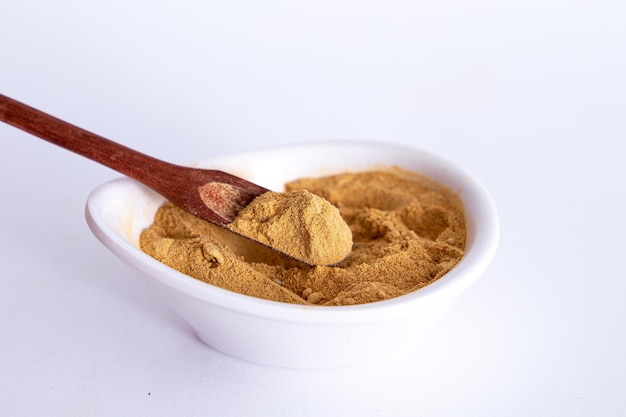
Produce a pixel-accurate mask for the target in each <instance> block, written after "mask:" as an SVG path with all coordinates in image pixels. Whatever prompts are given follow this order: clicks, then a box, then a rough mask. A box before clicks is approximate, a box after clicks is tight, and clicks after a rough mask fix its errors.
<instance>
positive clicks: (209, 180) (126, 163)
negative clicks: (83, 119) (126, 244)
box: [0, 94, 268, 227]
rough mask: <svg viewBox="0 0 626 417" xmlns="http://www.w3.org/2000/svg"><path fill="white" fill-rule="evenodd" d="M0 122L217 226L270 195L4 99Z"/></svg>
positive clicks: (240, 181)
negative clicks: (95, 164)
mask: <svg viewBox="0 0 626 417" xmlns="http://www.w3.org/2000/svg"><path fill="white" fill-rule="evenodd" d="M0 120H2V121H3V122H6V123H8V124H10V125H12V126H14V127H17V128H18V129H21V130H24V131H26V132H28V133H31V134H33V135H35V136H38V137H39V138H41V139H44V140H47V141H48V142H52V143H54V144H55V145H59V146H61V147H63V148H65V149H68V150H70V151H73V152H76V153H77V154H79V155H82V156H84V157H87V158H89V159H91V160H94V161H96V162H99V163H100V164H102V165H105V166H107V167H109V168H112V169H114V170H115V171H118V172H120V173H122V174H124V175H126V176H128V177H130V178H133V179H135V180H137V181H139V182H141V183H142V184H144V185H146V186H148V187H150V188H151V189H153V190H154V191H156V192H158V193H159V194H161V195H162V196H163V197H165V198H166V199H168V200H169V201H171V202H172V203H174V204H176V205H177V206H179V207H181V208H182V209H183V210H185V211H187V212H189V213H191V214H193V215H195V216H197V217H199V218H201V219H204V220H207V221H209V222H211V223H214V224H216V225H218V226H221V227H225V226H227V225H228V224H230V223H231V222H232V221H233V219H234V218H235V217H236V216H237V214H238V213H239V211H241V209H243V208H244V207H245V206H247V205H248V204H249V203H250V202H251V201H252V200H253V199H254V198H255V197H257V196H258V195H260V194H263V193H265V192H266V191H268V190H267V189H266V188H263V187H261V186H258V185H256V184H253V183H251V182H249V181H246V180H244V179H242V178H239V177H236V176H234V175H231V174H228V173H226V172H222V171H218V170H212V169H197V168H189V167H184V166H180V165H174V164H170V163H168V162H164V161H161V160H158V159H156V158H153V157H151V156H148V155H145V154H142V153H140V152H137V151H135V150H132V149H130V148H127V147H126V146H123V145H120V144H118V143H116V142H113V141H111V140H109V139H105V138H103V137H102V136H98V135H96V134H93V133H90V132H88V131H86V130H83V129H81V128H79V127H76V126H74V125H71V124H69V123H67V122H64V121H62V120H60V119H57V118H56V117H53V116H50V115H48V114H46V113H43V112H41V111H39V110H36V109H34V108H32V107H29V106H27V105H25V104H22V103H20V102H18V101H16V100H13V99H11V98H9V97H6V96H4V95H2V94H0Z"/></svg>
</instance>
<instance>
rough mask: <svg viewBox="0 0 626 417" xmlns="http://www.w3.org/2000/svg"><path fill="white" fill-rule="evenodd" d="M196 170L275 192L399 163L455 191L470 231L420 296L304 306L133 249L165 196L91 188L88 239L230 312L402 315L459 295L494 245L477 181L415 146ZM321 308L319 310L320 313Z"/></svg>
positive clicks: (334, 145) (283, 154)
mask: <svg viewBox="0 0 626 417" xmlns="http://www.w3.org/2000/svg"><path fill="white" fill-rule="evenodd" d="M195 166H199V167H205V168H212V169H220V170H223V171H226V172H230V173H232V174H235V175H238V176H240V177H243V178H246V179H248V180H250V181H252V182H255V183H257V184H259V185H262V186H264V187H266V188H269V189H272V190H275V191H282V190H283V184H284V183H286V182H288V181H291V180H294V179H297V178H301V177H307V176H322V175H330V174H336V173H341V172H346V171H359V170H369V169H374V168H382V167H389V166H399V167H402V168H404V169H407V170H410V171H415V172H419V173H421V174H424V175H427V176H429V177H430V178H432V179H434V180H436V181H439V182H441V183H443V184H444V185H446V186H448V187H449V188H451V189H452V190H455V191H457V192H458V193H459V195H460V197H461V199H462V201H463V203H464V206H465V212H466V222H467V228H468V230H467V243H466V255H465V256H464V258H463V259H462V260H461V261H460V262H459V264H458V265H457V266H456V267H455V268H454V269H453V270H452V271H450V272H449V273H448V274H446V275H445V276H444V277H442V278H440V279H439V280H437V281H435V282H434V283H432V284H430V285H428V286H427V287H425V288H423V289H420V290H419V291H416V292H413V293H410V294H407V295H404V296H401V297H397V298H395V299H391V300H386V301H383V302H379V303H372V304H366V305H357V306H343V307H316V306H314V307H312V306H307V307H302V306H295V305H291V304H284V303H277V302H272V301H267V300H258V299H252V297H247V296H243V295H240V294H235V293H231V292H230V291H226V290H222V289H221V288H216V287H213V286H210V285H208V284H205V283H202V282H199V281H197V280H195V279H193V278H190V277H187V276H184V275H183V274H181V273H178V272H177V271H174V270H171V269H170V268H168V267H166V266H165V265H163V264H161V263H159V262H158V261H156V260H154V259H152V258H151V257H149V256H148V255H146V254H144V253H143V252H141V250H140V249H139V248H138V240H139V235H140V233H141V231H142V230H143V229H144V228H146V227H147V226H149V224H150V223H151V222H152V220H153V217H154V214H155V212H156V210H157V208H158V207H159V206H160V205H161V204H162V202H163V201H164V200H163V198H162V197H161V196H159V195H158V194H157V193H155V192H153V191H151V190H149V189H147V188H146V187H144V186H142V185H140V184H138V183H136V182H135V181H132V180H130V179H127V178H121V179H117V180H114V181H110V182H108V183H106V184H103V185H102V186H100V187H98V188H97V189H96V190H94V192H93V193H92V194H91V195H90V197H89V199H88V203H87V209H86V211H87V219H88V222H89V225H90V227H91V228H92V230H93V232H94V234H95V235H96V237H98V239H99V240H101V241H102V243H103V244H104V245H105V246H107V247H108V248H109V249H110V250H112V251H113V252H114V253H116V254H117V255H118V256H120V257H121V258H122V259H123V260H125V261H126V262H127V263H129V264H131V266H133V267H134V268H135V269H139V270H143V271H144V273H145V274H147V275H159V276H163V271H164V270H167V271H168V272H167V276H168V277H167V278H166V279H167V280H169V282H168V285H172V286H176V287H177V289H178V290H181V291H184V292H186V293H188V294H189V295H192V296H194V297H205V296H206V297H213V299H212V301H213V302H216V303H218V304H223V305H228V306H229V308H232V309H237V308H241V309H242V311H243V310H246V309H248V308H249V307H248V306H247V305H249V304H250V303H252V304H254V308H255V309H256V310H255V311H256V312H257V313H258V314H268V315H271V314H276V315H277V317H278V316H284V309H291V310H297V311H299V312H300V313H301V314H304V315H306V314H311V312H312V311H314V310H317V312H316V313H315V315H316V317H317V318H315V319H312V320H317V319H319V318H321V317H323V315H324V314H334V313H330V312H331V311H337V309H342V311H345V312H348V311H361V313H359V314H363V313H362V310H379V309H387V310H393V309H395V310H396V312H397V313H398V314H403V312H402V310H403V309H406V308H407V305H411V304H413V305H414V304H415V303H414V301H415V300H416V299H428V298H429V297H430V298H433V299H434V298H436V297H437V295H438V293H440V292H442V291H446V290H451V289H454V291H455V292H460V291H462V290H463V289H465V288H466V287H467V286H469V285H471V283H472V282H474V280H475V279H476V278H478V276H479V275H480V274H481V273H482V272H483V271H484V269H486V267H487V265H488V264H489V262H490V261H491V258H492V257H493V255H494V253H495V249H496V246H497V240H498V221H497V214H496V210H495V207H494V206H493V203H492V201H491V198H490V197H489V195H488V193H487V191H486V190H485V189H484V187H483V186H482V185H481V184H480V182H478V181H477V180H476V179H475V178H474V177H473V176H471V175H470V174H468V173H467V172H464V171H462V170H460V169H459V168H457V167H455V166H453V165H451V164H450V163H448V162H446V161H444V160H442V159H440V158H438V157H436V156H434V155H431V154H429V153H427V152H424V151H421V150H418V149H415V148H410V147H406V146H401V145H393V144H388V143H376V142H362V141H340V142H317V143H312V144H305V145H292V146H286V147H280V148H274V149H266V150H260V151H253V152H247V153H242V154H237V155H229V156H221V157H217V158H212V159H208V160H205V161H200V162H198V163H197V164H195ZM276 309H278V310H276ZM321 311H324V313H323V314H320V312H321ZM311 317H313V316H311ZM343 317H348V316H347V315H344V316H343ZM372 317H373V316H372Z"/></svg>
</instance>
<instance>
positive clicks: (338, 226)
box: [227, 190, 352, 265]
mask: <svg viewBox="0 0 626 417" xmlns="http://www.w3.org/2000/svg"><path fill="white" fill-rule="evenodd" d="M227 228H228V229H229V230H231V231H233V232H235V233H238V234H240V235H243V236H246V237H248V238H251V239H253V240H256V241H257V242H260V243H263V244H265V245H268V246H270V247H272V248H274V249H276V250H278V251H280V252H283V253H285V254H287V255H290V256H292V257H294V258H295V259H298V260H301V261H303V262H305V263H307V264H309V265H331V264H335V263H337V262H340V261H342V260H343V259H344V258H345V257H346V256H348V255H349V254H350V251H351V250H352V232H351V230H350V227H349V226H348V225H347V224H346V222H345V220H344V219H343V218H342V217H341V214H340V213H339V209H337V207H335V206H333V205H332V204H330V203H329V202H328V201H327V200H325V199H323V198H321V197H319V196H317V195H315V194H312V193H310V192H308V191H306V190H298V191H290V192H286V193H276V192H271V191H270V192H266V193H264V194H261V195H260V196H258V197H256V198H255V199H254V200H253V201H252V202H251V203H250V204H249V205H248V206H246V207H245V208H244V209H243V210H241V211H240V212H239V214H238V215H237V217H236V218H235V220H234V221H233V222H232V223H231V224H229V225H228V226H227Z"/></svg>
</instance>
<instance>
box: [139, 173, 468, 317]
mask: <svg viewBox="0 0 626 417" xmlns="http://www.w3.org/2000/svg"><path fill="white" fill-rule="evenodd" d="M299 190H307V191H308V192H309V193H313V194H315V195H317V196H320V197H323V198H324V199H326V200H328V201H329V202H330V203H332V204H333V205H334V206H336V207H337V208H338V209H339V212H340V214H341V216H342V217H343V219H344V220H345V222H346V223H347V224H348V225H349V227H350V229H351V232H352V240H353V247H352V251H351V253H350V254H349V255H348V256H347V257H346V258H345V259H343V260H342V261H341V262H339V263H337V264H335V265H332V266H321V265H320V266H309V265H306V264H303V263H300V262H297V261H295V260H293V259H290V258H287V257H285V256H283V255H281V254H279V253H278V252H276V251H274V250H271V249H269V248H267V247H265V246H263V245H259V244H257V243H254V242H252V241H251V240H249V239H245V238H242V237H240V236H238V235H236V234H234V233H231V232H229V231H227V230H225V229H223V228H220V227H218V226H215V225H213V224H210V223H208V222H206V221H203V220H200V219H198V218H196V217H195V216H192V215H191V214H188V213H186V212H184V211H183V210H181V209H179V208H177V207H175V206H174V205H173V204H171V203H165V204H164V205H163V206H162V207H160V208H159V210H158V211H157V213H156V216H155V220H154V223H153V224H152V225H151V226H150V227H149V228H147V229H146V230H144V232H143V233H142V234H141V237H140V246H141V249H142V250H143V251H145V252H146V253H148V254H149V255H150V256H152V257H154V258H155V259H157V260H159V261H161V262H163V263H165V264H167V265H169V266H170V267H172V268H174V269H177V270H178V271H180V272H182V273H184V274H187V275H190V276H192V277H194V278H196V279H198V280H201V281H204V282H207V283H209V284H212V285H216V286H219V287H222V288H225V289H228V290H231V291H236V292H239V293H242V294H246V295H250V296H253V297H258V298H264V299H269V300H275V301H281V302H287V303H297V304H315V305H326V306H337V305H351V304H362V303H369V302H375V301H381V300H385V299H389V298H393V297H397V296H399V295H402V294H405V293H407V292H411V291H415V290H417V289H419V288H422V287H424V286H425V285H428V284H429V283H431V282H433V281H435V280H436V279H438V278H440V277H441V276H443V275H444V274H445V273H446V272H448V271H449V270H450V269H452V268H453V267H454V265H456V264H457V263H458V262H459V260H460V259H461V258H462V257H463V253H464V249H465V239H466V229H465V219H464V213H463V207H462V204H461V201H460V199H459V197H458V196H457V195H456V194H455V193H454V192H453V191H451V190H449V189H447V188H445V187H443V186H442V185H440V184H438V183H436V182H434V181H432V180H430V179H428V178H426V177H424V176H422V175H419V174H415V173H411V172H408V171H406V170H402V169H399V168H393V169H381V170H375V171H366V172H355V173H343V174H339V175H333V176H328V177H322V178H306V179H300V180H297V181H293V182H290V183H288V184H286V193H294V192H297V191H299ZM294 227H297V225H294ZM285 239H287V241H288V239H289V237H285Z"/></svg>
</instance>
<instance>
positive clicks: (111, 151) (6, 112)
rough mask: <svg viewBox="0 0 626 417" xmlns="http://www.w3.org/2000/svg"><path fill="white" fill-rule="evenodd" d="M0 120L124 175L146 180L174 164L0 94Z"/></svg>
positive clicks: (167, 169) (171, 167)
mask: <svg viewBox="0 0 626 417" xmlns="http://www.w3.org/2000/svg"><path fill="white" fill-rule="evenodd" d="M0 120H2V121H3V122H6V123H8V124H10V125H12V126H14V127H17V128H18V129H21V130H24V131H26V132H28V133H31V134H33V135H35V136H37V137H39V138H41V139H44V140H46V141H48V142H51V143H54V144H55V145H58V146H61V147H62V148H65V149H67V150H70V151H72V152H75V153H77V154H79V155H82V156H84V157H86V158H89V159H91V160H93V161H96V162H98V163H100V164H102V165H105V166H107V167H109V168H111V169H114V170H116V171H118V172H120V173H122V174H124V175H126V176H128V177H131V178H134V179H137V180H141V182H144V183H145V182H149V183H150V184H146V185H149V186H154V185H156V184H151V182H152V181H151V180H150V179H149V178H151V177H153V175H152V173H154V172H163V171H164V170H165V171H171V170H176V169H177V168H178V166H177V165H174V164H170V163H168V162H165V161H161V160H159V159H156V158H153V157H151V156H148V155H145V154H143V153H141V152H138V151H135V150H133V149H130V148H127V147H126V146H123V145H120V144H119V143H116V142H113V141H111V140H109V139H106V138H103V137H102V136H99V135H96V134H94V133H91V132H88V131H86V130H84V129H81V128H80V127H77V126H74V125H72V124H70V123H68V122H65V121H63V120H60V119H57V118H56V117H54V116H51V115H49V114H46V113H44V112H42V111H39V110H37V109H34V108H32V107H30V106H27V105H26V104H23V103H20V102H19V101H16V100H14V99H12V98H9V97H6V96H4V95H2V94H0Z"/></svg>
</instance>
